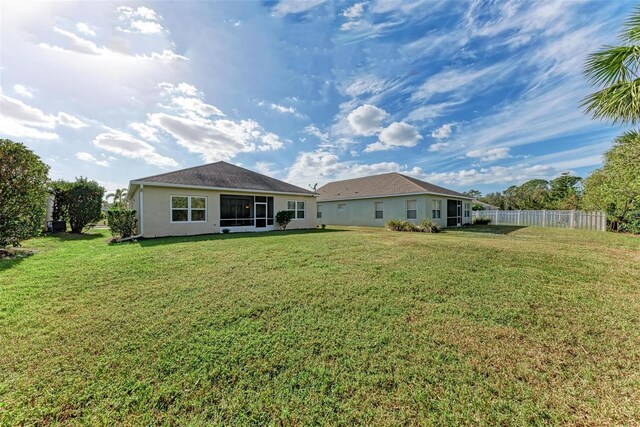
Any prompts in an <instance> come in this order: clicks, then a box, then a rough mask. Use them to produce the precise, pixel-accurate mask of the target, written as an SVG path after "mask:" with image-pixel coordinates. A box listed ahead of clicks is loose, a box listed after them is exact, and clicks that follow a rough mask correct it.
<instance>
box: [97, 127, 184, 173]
mask: <svg viewBox="0 0 640 427" xmlns="http://www.w3.org/2000/svg"><path fill="white" fill-rule="evenodd" d="M93 145H95V146H96V147H98V148H101V149H103V150H105V151H109V152H111V153H115V154H119V155H121V156H124V157H128V158H130V159H140V160H142V161H144V162H146V163H148V164H150V165H154V166H162V167H170V166H178V162H176V161H175V160H174V159H172V158H170V157H165V156H162V155H160V154H158V153H157V152H156V149H155V148H154V147H153V146H152V145H150V144H148V143H146V142H144V141H141V140H139V139H137V138H135V137H133V136H132V135H129V134H128V133H125V132H120V131H116V130H111V131H109V132H104V133H101V134H99V135H98V136H96V137H95V139H94V140H93Z"/></svg>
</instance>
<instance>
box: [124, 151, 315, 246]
mask: <svg viewBox="0 0 640 427" xmlns="http://www.w3.org/2000/svg"><path fill="white" fill-rule="evenodd" d="M128 198H129V205H130V206H131V209H134V210H136V211H137V216H138V234H140V235H142V236H143V237H160V236H186V235H197V234H210V233H219V232H221V231H222V230H223V229H229V231H232V232H235V231H268V230H275V229H279V226H278V224H277V223H276V222H275V215H276V213H277V212H279V211H283V210H289V211H291V212H293V216H294V219H293V220H292V221H291V222H290V223H289V225H288V226H287V229H300V228H313V227H315V225H316V195H315V194H314V193H313V192H312V191H308V190H305V189H303V188H300V187H296V186H295V185H291V184H289V183H287V182H284V181H280V180H277V179H274V178H271V177H268V176H265V175H262V174H259V173H257V172H253V171H251V170H248V169H244V168H241V167H239V166H235V165H232V164H229V163H226V162H216V163H211V164H207V165H203V166H196V167H193V168H188V169H182V170H177V171H174V172H169V173H164V174H160V175H154V176H148V177H145V178H139V179H134V180H132V181H131V182H130V183H129V192H128Z"/></svg>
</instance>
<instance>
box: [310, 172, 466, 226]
mask: <svg viewBox="0 0 640 427" xmlns="http://www.w3.org/2000/svg"><path fill="white" fill-rule="evenodd" d="M471 201H472V198H471V197H468V196H465V195H464V194H461V193H458V192H456V191H453V190H448V189H446V188H443V187H439V186H437V185H433V184H430V183H428V182H424V181H420V180H419V179H415V178H412V177H410V176H406V175H402V174H399V173H395V172H394V173H386V174H382V175H374V176H367V177H364V178H355V179H347V180H345V181H335V182H330V183H329V184H326V185H324V186H323V187H321V188H319V189H318V205H317V210H318V213H317V217H318V222H319V223H321V224H333V225H361V226H370V227H382V226H384V224H385V222H387V221H388V220H390V219H405V220H409V221H413V222H416V223H419V222H421V221H422V220H424V219H430V220H432V221H433V222H435V223H436V224H438V225H440V226H441V227H452V226H459V225H463V224H467V223H470V222H471Z"/></svg>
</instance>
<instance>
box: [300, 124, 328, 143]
mask: <svg viewBox="0 0 640 427" xmlns="http://www.w3.org/2000/svg"><path fill="white" fill-rule="evenodd" d="M304 132H305V133H306V134H309V135H313V136H315V137H316V138H318V139H319V140H320V141H322V142H328V141H329V133H328V132H322V131H321V130H320V129H318V127H317V126H316V125H314V124H313V123H312V124H310V125H307V126H306V127H305V128H304Z"/></svg>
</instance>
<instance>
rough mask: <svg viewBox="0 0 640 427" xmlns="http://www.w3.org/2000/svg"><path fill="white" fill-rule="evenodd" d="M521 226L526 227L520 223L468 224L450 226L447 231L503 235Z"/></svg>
mask: <svg viewBox="0 0 640 427" xmlns="http://www.w3.org/2000/svg"><path fill="white" fill-rule="evenodd" d="M523 228H527V227H526V226H521V225H468V226H465V227H459V228H452V229H450V230H449V231H456V232H465V233H483V234H502V235H505V234H511V233H513V232H515V231H518V230H521V229H523ZM445 231H447V229H446V228H445Z"/></svg>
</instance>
